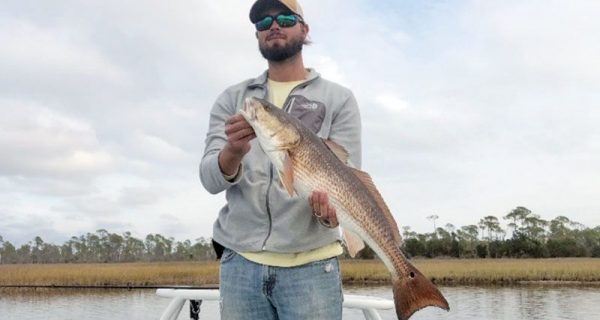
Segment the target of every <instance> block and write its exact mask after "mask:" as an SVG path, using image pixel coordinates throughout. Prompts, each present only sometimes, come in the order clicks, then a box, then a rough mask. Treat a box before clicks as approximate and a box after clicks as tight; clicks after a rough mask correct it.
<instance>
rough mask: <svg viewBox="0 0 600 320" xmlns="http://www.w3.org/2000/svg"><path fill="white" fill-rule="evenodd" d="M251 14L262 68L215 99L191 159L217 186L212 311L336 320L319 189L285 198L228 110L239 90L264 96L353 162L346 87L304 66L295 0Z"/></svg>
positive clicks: (333, 269)
mask: <svg viewBox="0 0 600 320" xmlns="http://www.w3.org/2000/svg"><path fill="white" fill-rule="evenodd" d="M250 21H251V22H252V23H253V24H254V25H255V27H256V38H257V40H258V45H259V49H260V52H261V54H262V55H263V57H264V58H265V59H266V60H267V62H268V70H267V71H266V72H265V73H263V74H262V75H261V76H259V77H258V78H255V79H250V80H247V81H244V82H242V83H240V84H237V85H234V86H232V87H230V88H228V89H227V90H225V92H223V93H222V94H221V95H220V96H219V97H218V98H217V101H216V102H215V104H214V106H213V109H212V111H211V115H210V123H209V125H210V126H209V130H208V134H207V138H206V149H205V152H204V156H203V158H202V161H201V163H200V178H201V181H202V184H203V185H204V187H205V188H206V189H207V190H208V191H209V192H211V193H213V194H216V193H219V192H222V191H226V199H227V204H226V205H225V207H223V209H221V211H220V212H219V217H218V219H217V221H216V222H215V224H214V228H213V240H214V242H215V243H216V247H217V248H218V247H221V246H222V247H221V248H223V247H224V251H223V252H222V255H220V259H221V266H220V291H221V318H222V319H227V320H236V319H282V320H283V319H307V320H308V319H311V320H313V319H341V315H342V299H343V295H342V291H341V278H340V271H339V264H338V261H337V256H339V255H340V254H342V252H343V249H342V247H341V244H340V241H341V240H340V230H339V228H336V227H337V225H338V223H337V219H336V216H335V209H334V208H333V206H331V205H330V204H329V202H328V198H327V193H326V192H323V191H326V190H320V191H314V192H313V193H312V195H311V197H310V200H309V201H308V202H307V201H306V200H303V199H300V198H298V197H290V196H289V195H288V193H287V191H286V190H285V188H284V187H283V186H282V185H281V184H280V183H279V180H278V179H279V178H278V174H277V172H274V168H273V165H272V164H271V163H270V161H269V160H268V158H267V156H266V154H265V153H264V151H263V150H262V149H261V148H260V146H259V144H258V142H257V141H256V140H253V139H254V138H255V134H254V131H253V130H252V128H251V127H250V125H249V124H248V123H247V122H246V121H245V120H244V119H243V118H242V116H241V115H239V114H237V111H238V110H239V109H240V108H241V107H242V105H243V101H244V99H245V98H247V97H252V96H254V97H260V98H264V99H267V100H269V101H270V102H271V103H273V104H274V105H276V106H278V107H281V108H283V109H284V110H285V111H287V112H289V113H291V114H292V115H294V116H296V117H298V118H299V119H300V120H301V121H302V122H303V123H304V124H305V125H306V126H307V127H308V128H310V129H311V130H313V131H314V132H315V133H317V134H318V135H319V136H321V137H323V138H327V139H330V140H333V141H335V142H336V143H338V144H340V145H342V146H343V147H344V148H346V150H347V151H348V153H349V156H350V162H351V163H352V164H353V165H354V166H357V167H358V166H360V162H361V142H360V115H359V111H358V106H357V104H356V100H355V99H354V96H353V94H352V92H351V91H350V90H348V89H346V88H343V87H341V86H339V85H337V84H335V83H332V82H330V81H327V80H325V79H323V78H321V77H320V75H319V74H318V73H317V72H316V71H314V70H312V69H305V67H304V63H303V59H302V48H303V45H304V44H305V43H307V42H308V41H307V36H308V31H309V26H308V24H307V23H306V21H305V20H304V17H303V12H302V9H301V7H300V5H299V4H298V3H297V2H296V1H295V0H281V1H277V0H258V1H256V2H255V3H254V5H253V6H252V8H251V10H250ZM311 212H312V213H313V214H312V215H311Z"/></svg>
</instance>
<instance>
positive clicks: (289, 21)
mask: <svg viewBox="0 0 600 320" xmlns="http://www.w3.org/2000/svg"><path fill="white" fill-rule="evenodd" d="M273 21H277V24H278V25H279V26H280V27H282V28H290V27H293V26H295V25H296V23H298V22H300V23H304V21H302V19H301V18H300V17H298V16H296V15H294V14H285V13H280V14H278V15H276V16H265V17H264V18H262V19H260V20H259V21H258V22H257V23H255V24H254V25H255V26H256V30H257V31H265V30H268V29H269V28H271V25H272V24H273Z"/></svg>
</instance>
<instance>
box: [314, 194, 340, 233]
mask: <svg viewBox="0 0 600 320" xmlns="http://www.w3.org/2000/svg"><path fill="white" fill-rule="evenodd" d="M309 203H310V206H311V208H312V210H313V215H314V216H315V217H317V218H319V221H320V222H321V224H323V225H324V226H326V227H328V228H335V227H337V226H338V225H339V222H338V220H337V215H336V211H335V207H334V206H332V205H331V204H330V203H329V196H328V195H327V193H326V192H321V191H314V192H313V193H312V194H311V196H310V197H309Z"/></svg>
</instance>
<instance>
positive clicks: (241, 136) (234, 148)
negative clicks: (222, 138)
mask: <svg viewBox="0 0 600 320" xmlns="http://www.w3.org/2000/svg"><path fill="white" fill-rule="evenodd" d="M225 135H226V136H227V142H228V144H229V147H228V148H229V150H231V152H233V153H234V154H238V155H244V154H246V153H247V152H248V151H249V150H250V145H249V142H250V140H252V139H254V138H256V134H255V133H254V129H252V127H251V126H250V125H249V124H248V122H247V121H246V120H245V119H244V117H242V116H241V115H239V114H236V115H233V116H231V117H229V118H227V119H226V120H225Z"/></svg>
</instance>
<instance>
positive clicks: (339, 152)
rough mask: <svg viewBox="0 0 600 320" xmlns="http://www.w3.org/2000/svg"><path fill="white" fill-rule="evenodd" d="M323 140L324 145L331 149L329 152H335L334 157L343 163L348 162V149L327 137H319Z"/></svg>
mask: <svg viewBox="0 0 600 320" xmlns="http://www.w3.org/2000/svg"><path fill="white" fill-rule="evenodd" d="M321 140H323V142H324V143H325V145H326V146H327V148H329V150H331V152H333V154H335V156H336V157H338V159H340V161H342V162H343V163H346V164H347V163H348V151H346V149H344V147H342V146H340V145H339V144H337V143H335V142H333V141H331V140H329V139H321Z"/></svg>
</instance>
